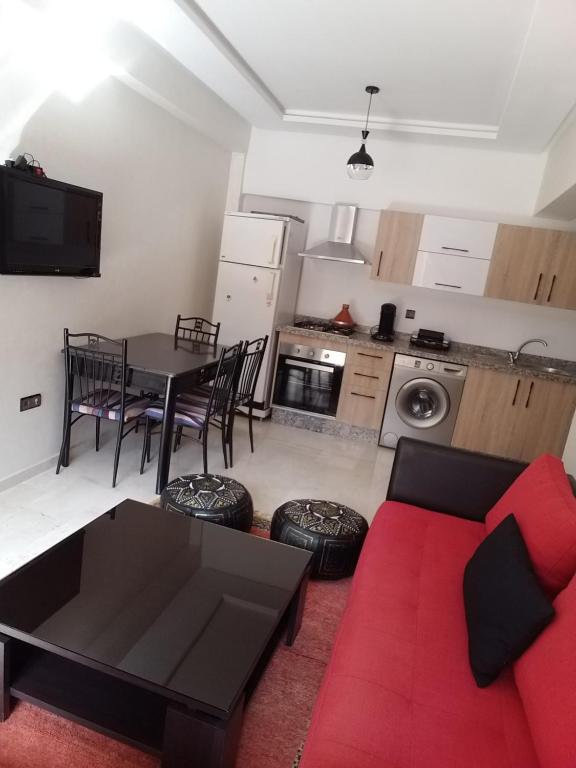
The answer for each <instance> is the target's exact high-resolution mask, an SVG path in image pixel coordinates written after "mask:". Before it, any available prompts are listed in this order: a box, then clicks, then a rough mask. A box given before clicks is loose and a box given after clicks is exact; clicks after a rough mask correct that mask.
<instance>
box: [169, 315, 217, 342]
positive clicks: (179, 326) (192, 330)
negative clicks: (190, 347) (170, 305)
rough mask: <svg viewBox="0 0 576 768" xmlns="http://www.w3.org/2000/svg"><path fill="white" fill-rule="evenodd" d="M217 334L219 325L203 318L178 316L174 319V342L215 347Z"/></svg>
mask: <svg viewBox="0 0 576 768" xmlns="http://www.w3.org/2000/svg"><path fill="white" fill-rule="evenodd" d="M219 333H220V323H211V322H210V321H209V320H206V319H205V318H203V317H182V315H178V317H177V318H176V329H175V331H174V340H175V341H178V340H180V341H197V342H201V343H203V344H212V345H213V346H214V347H215V346H216V345H217V344H218V335H219Z"/></svg>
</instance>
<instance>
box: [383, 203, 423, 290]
mask: <svg viewBox="0 0 576 768" xmlns="http://www.w3.org/2000/svg"><path fill="white" fill-rule="evenodd" d="M423 220H424V216H423V214H421V213H403V212H401V211H381V213H380V223H379V226H378V236H377V238H376V247H375V249H374V258H373V259H372V272H371V275H370V276H371V277H372V279H373V280H382V281H383V282H387V283H405V284H406V285H411V284H412V275H413V274H414V264H415V263H416V254H417V252H418V243H419V242H420V233H421V231H422V222H423Z"/></svg>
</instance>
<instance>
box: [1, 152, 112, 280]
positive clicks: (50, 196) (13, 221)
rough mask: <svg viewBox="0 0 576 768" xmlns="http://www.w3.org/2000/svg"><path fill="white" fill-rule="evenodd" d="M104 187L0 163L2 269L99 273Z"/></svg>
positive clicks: (6, 271)
mask: <svg viewBox="0 0 576 768" xmlns="http://www.w3.org/2000/svg"><path fill="white" fill-rule="evenodd" d="M101 228H102V193H101V192H94V191H93V190H91V189H84V188H83V187H76V186H74V185H73V184H65V183H63V182H61V181H54V180H53V179H46V178H42V177H39V176H34V175H33V174H32V173H29V172H28V171H21V170H16V169H12V168H5V167H0V274H3V275H68V276H76V277H100V232H101Z"/></svg>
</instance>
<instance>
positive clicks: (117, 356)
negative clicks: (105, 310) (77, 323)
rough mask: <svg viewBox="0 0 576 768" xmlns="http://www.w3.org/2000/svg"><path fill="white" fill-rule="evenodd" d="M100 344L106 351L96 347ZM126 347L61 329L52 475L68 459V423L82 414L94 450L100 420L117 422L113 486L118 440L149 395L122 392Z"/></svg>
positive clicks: (94, 335) (135, 420) (133, 425)
mask: <svg viewBox="0 0 576 768" xmlns="http://www.w3.org/2000/svg"><path fill="white" fill-rule="evenodd" d="M71 340H73V341H71ZM104 344H105V345H106V347H107V350H106V351H103V350H102V349H100V346H101V345H104ZM127 349H128V344H127V341H126V339H122V340H120V341H117V340H114V339H108V338H107V337H106V336H101V335H100V334H97V333H70V331H69V330H68V328H65V329H64V366H65V374H66V381H65V402H64V425H63V436H62V446H61V448H60V454H59V456H58V464H57V466H56V474H59V473H60V469H61V467H62V464H63V462H64V458H65V457H66V459H67V458H68V457H67V454H68V451H69V446H70V434H71V430H72V426H73V425H74V424H76V422H77V421H79V420H80V419H81V418H82V417H83V416H92V417H94V418H95V419H96V450H97V451H98V450H99V449H100V421H101V419H107V420H108V421H115V422H116V423H117V425H118V427H117V432H116V450H115V453H114V472H113V475H112V487H113V488H115V487H116V478H117V475H118V463H119V460H120V448H121V446H122V441H123V440H124V438H125V437H127V435H129V434H130V432H132V430H134V429H135V428H136V425H137V424H138V419H139V418H140V417H141V416H142V414H143V413H144V412H145V410H146V407H147V406H148V405H149V404H150V398H149V397H143V396H142V394H140V395H132V394H130V393H128V392H127V391H126V388H127V363H126V361H127ZM128 425H130V426H128ZM127 426H128V429H126V427H127ZM66 463H67V462H66Z"/></svg>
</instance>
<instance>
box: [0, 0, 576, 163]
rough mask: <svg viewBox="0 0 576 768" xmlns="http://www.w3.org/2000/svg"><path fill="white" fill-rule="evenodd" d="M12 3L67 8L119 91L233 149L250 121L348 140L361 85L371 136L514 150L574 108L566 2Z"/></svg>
mask: <svg viewBox="0 0 576 768" xmlns="http://www.w3.org/2000/svg"><path fill="white" fill-rule="evenodd" d="M1 2H2V0H0V3H1ZM23 2H26V3H27V4H28V5H29V6H32V7H35V8H39V7H47V8H49V7H51V6H61V7H62V9H64V10H66V8H68V9H69V12H67V13H66V14H64V16H63V18H66V19H67V18H68V17H70V18H71V17H72V16H73V15H74V14H72V13H71V11H72V10H74V9H77V11H78V12H77V13H76V16H79V17H81V18H82V19H84V21H83V24H84V28H86V27H87V28H89V29H90V32H91V36H89V38H87V41H92V42H94V41H93V38H94V37H95V31H94V30H95V25H96V26H97V27H98V28H101V30H106V35H105V36H104V37H103V40H104V41H105V42H104V43H103V45H104V46H105V50H104V51H103V53H105V54H106V55H107V56H108V57H109V58H110V59H111V60H112V61H113V63H114V64H115V66H116V67H117V69H118V70H119V71H121V72H122V75H121V76H122V77H123V78H124V79H125V81H126V82H128V84H130V85H132V87H134V88H136V89H137V90H139V91H140V92H141V93H143V94H144V95H146V96H147V97H149V98H151V99H152V100H155V101H157V103H158V104H160V106H162V107H163V108H165V109H168V110H171V111H172V112H173V113H174V114H176V115H178V117H180V118H181V119H184V120H187V121H188V122H190V124H192V125H195V126H196V127H198V128H199V129H203V130H205V131H206V132H208V133H210V135H211V136H212V137H213V138H214V139H215V140H217V141H220V142H222V143H223V144H225V145H226V146H230V147H231V148H235V147H237V148H242V147H245V146H246V143H247V136H248V134H249V131H250V125H253V126H257V127H259V128H270V129H276V130H287V131H289V130H298V131H302V130H305V131H321V132H323V133H336V134H342V133H345V134H347V135H354V136H357V135H358V129H359V128H360V127H363V123H364V118H365V114H366V108H367V103H368V97H367V94H366V93H365V90H364V89H365V87H366V85H369V84H374V85H377V86H379V87H380V89H381V92H380V93H379V94H378V95H377V96H375V97H374V100H373V108H372V115H371V120H370V130H371V132H373V135H374V133H376V132H379V133H380V135H381V136H383V137H385V136H394V137H400V136H404V137H405V138H410V139H412V140H417V141H418V140H425V141H436V142H448V143H449V142H455V143H458V144H462V143H463V142H464V143H468V144H471V145H474V146H490V147H497V148H506V149H512V150H517V151H522V152H542V151H543V150H544V149H545V148H546V147H547V146H548V144H549V143H550V141H551V139H552V138H553V137H554V135H555V134H556V132H557V131H558V129H559V127H560V126H561V125H562V124H563V122H564V121H565V120H566V118H567V116H568V115H569V113H570V112H571V111H572V110H573V108H574V105H575V103H576V55H575V47H574V40H576V0H435V1H434V2H431V0H236V2H231V1H230V0H146V2H143V1H142V0H99V2H98V3H94V2H93V0H82V2H80V0H18V2H16V0H9V3H10V4H12V5H22V4H23ZM80 11H81V13H80ZM61 15H62V14H61ZM96 22H98V24H96ZM78 33H79V30H75V31H73V30H72V27H71V28H70V35H69V37H70V39H76V38H77V37H78ZM77 47H78V46H77ZM74 55H75V56H76V57H77V53H75V54H74ZM214 95H216V96H217V97H218V98H214Z"/></svg>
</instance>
